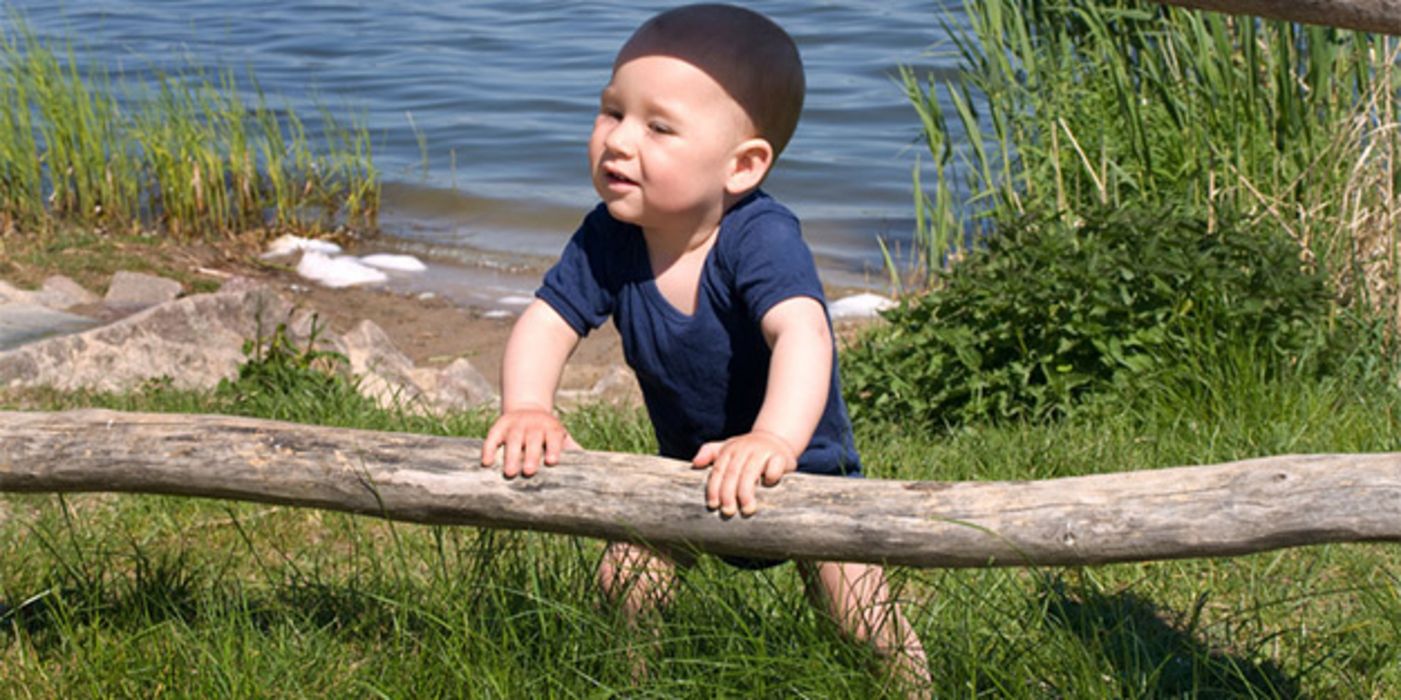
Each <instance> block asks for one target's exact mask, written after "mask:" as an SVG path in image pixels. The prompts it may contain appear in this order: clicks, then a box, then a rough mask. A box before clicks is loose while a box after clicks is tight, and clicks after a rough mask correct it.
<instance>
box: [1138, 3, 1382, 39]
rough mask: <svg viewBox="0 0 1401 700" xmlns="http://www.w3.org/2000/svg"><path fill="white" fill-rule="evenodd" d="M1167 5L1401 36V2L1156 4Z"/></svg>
mask: <svg viewBox="0 0 1401 700" xmlns="http://www.w3.org/2000/svg"><path fill="white" fill-rule="evenodd" d="M1157 2H1161V3H1164V4H1167V5H1177V6H1179V7H1190V8H1193V9H1197V10H1214V11H1216V12H1226V13H1229V14H1234V15H1255V16H1257V17H1268V18H1270V19H1282V20H1287V21H1290V22H1303V23H1305V24H1321V25H1324V26H1329V27H1340V28H1343V29H1357V30H1361V31H1365V32H1376V33H1378V34H1401V0H1157Z"/></svg>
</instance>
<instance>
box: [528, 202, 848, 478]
mask: <svg viewBox="0 0 1401 700" xmlns="http://www.w3.org/2000/svg"><path fill="white" fill-rule="evenodd" d="M536 296H538V297H539V298H541V299H543V300H544V301H545V302H546V303H548V304H549V305H550V306H551V307H552V308H554V310H555V311H556V312H558V313H559V315H560V316H561V317H563V318H564V320H565V322H566V323H568V324H569V326H570V327H571V328H573V329H574V331H575V332H576V333H578V334H579V335H581V336H583V335H587V334H588V333H589V331H591V330H593V329H594V328H597V327H599V326H600V325H602V324H603V323H604V322H605V321H607V320H608V318H609V317H612V319H613V322H614V324H616V325H617V328H618V332H619V334H620V335H621V336H622V344H623V354H624V356H625V357H626V358H627V362H628V365H630V366H631V367H632V369H633V371H634V372H636V374H637V379H638V383H639V384H640V385H641V387H642V396H643V400H644V401H645V402H646V404H647V412H648V414H649V415H650V416H651V419H652V425H653V428H654V430H655V431H656V434H657V442H658V444H659V445H660V447H661V454H662V455H664V456H667V457H673V458H676V459H690V458H691V457H693V456H695V454H696V451H697V450H699V449H700V446H701V445H702V444H704V443H706V442H709V441H712V440H723V439H726V438H730V437H734V436H736V435H742V434H744V433H748V432H749V431H750V430H752V429H753V426H754V419H755V418H756V417H757V416H758V414H759V408H760V407H761V406H762V404H763V401H764V391H765V388H766V387H767V386H768V376H769V360H770V357H771V351H770V349H769V346H768V343H766V342H765V341H764V335H763V332H762V330H761V329H760V325H759V322H760V320H761V319H762V318H763V317H764V314H765V313H767V312H768V310H769V309H771V308H773V306H774V305H775V304H778V303H779V302H781V301H784V300H786V299H791V298H794V297H799V296H806V297H812V298H813V299H816V300H818V302H820V303H823V305H824V307H825V301H824V299H823V295H822V284H821V282H820V281H819V280H818V277H817V267H816V265H815V264H814V263H813V260H812V252H811V251H810V250H808V247H807V244H805V243H804V242H803V239H802V233H801V231H800V229H799V226H798V219H797V217H795V216H794V215H793V213H792V212H790V211H789V210H788V209H787V208H786V207H784V206H783V205H781V204H779V203H778V202H776V201H774V200H773V199H772V198H770V197H769V196H768V195H766V194H764V193H762V192H758V191H756V192H754V193H753V194H751V195H749V196H748V197H746V198H745V199H743V200H742V201H740V202H739V203H737V204H736V205H735V206H733V207H731V208H730V210H729V211H728V212H726V213H725V216H724V218H723V219H722V220H721V222H720V229H719V231H718V232H717V233H716V239H715V244H714V245H713V246H712V247H711V249H710V252H709V253H708V254H707V256H706V260H705V265H704V267H703V269H702V271H701V279H700V290H699V292H698V294H697V299H696V308H695V311H694V312H693V313H692V314H690V315H686V314H684V313H682V312H681V311H679V310H678V309H677V308H676V307H674V306H672V305H671V303H670V302H668V301H667V300H666V298H665V297H663V296H662V294H661V291H660V290H659V289H658V288H657V284H656V280H655V278H654V277H653V274H652V266H651V262H650V261H649V258H648V256H647V244H646V241H645V240H644V239H643V236H642V230H641V229H640V228H638V227H637V226H634V225H632V224H627V223H623V222H621V221H618V220H617V219H614V218H613V217H612V215H610V214H609V213H608V209H607V207H606V206H604V205H602V204H600V205H598V206H597V207H596V208H595V209H594V210H593V211H592V212H590V213H589V215H588V216H587V217H585V218H584V223H583V224H582V225H581V226H580V227H579V230H578V231H577V232H575V233H574V236H573V238H571V239H570V241H569V244H568V245H567V246H566V247H565V249H564V253H563V254H562V255H561V257H560V260H559V262H557V263H556V264H555V265H554V267H552V268H551V269H550V271H549V272H547V273H546V274H545V281H544V283H543V285H542V286H541V287H540V289H539V290H538V291H537V292H536ZM829 323H830V322H829ZM826 381H827V382H828V390H827V406H826V408H825V410H824V411H823V413H822V418H821V420H820V421H819V422H818V424H817V429H816V430H815V431H814V433H813V436H812V441H811V442H810V443H808V446H807V449H805V450H804V451H803V453H802V455H800V456H799V458H798V469H799V471H803V472H809V473H820V474H848V475H859V474H860V471H861V463H860V460H859V458H858V457H857V454H856V446H855V443H854V441H853V439H852V433H851V421H850V419H849V418H848V417H847V411H846V404H845V403H844V402H843V401H842V393H841V388H840V385H839V383H838V378H837V362H836V347H835V345H834V346H833V348H832V372H831V376H830V377H827V378H826Z"/></svg>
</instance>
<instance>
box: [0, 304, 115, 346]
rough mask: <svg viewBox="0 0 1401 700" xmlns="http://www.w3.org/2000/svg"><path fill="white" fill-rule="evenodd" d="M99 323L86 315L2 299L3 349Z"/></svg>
mask: <svg viewBox="0 0 1401 700" xmlns="http://www.w3.org/2000/svg"><path fill="white" fill-rule="evenodd" d="M96 323H97V322H96V321H94V320H93V319H90V318H88V317H86V316H78V315H76V314H70V313H67V312H65V311H58V310H55V309H52V308H49V307H47V306H40V305H39V304H33V303H29V302H0V350H5V349H8V348H14V347H18V346H21V345H24V344H25V343H31V342H34V341H37V340H39V339H41V338H46V337H49V336H53V335H60V334H64V333H72V332H75V331H80V330H83V329H85V328H91V327H92V326H93V325H95V324H96Z"/></svg>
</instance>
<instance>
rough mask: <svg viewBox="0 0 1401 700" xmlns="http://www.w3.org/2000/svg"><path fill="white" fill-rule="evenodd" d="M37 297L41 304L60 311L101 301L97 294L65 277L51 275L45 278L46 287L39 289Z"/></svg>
mask: <svg viewBox="0 0 1401 700" xmlns="http://www.w3.org/2000/svg"><path fill="white" fill-rule="evenodd" d="M35 297H36V300H37V301H38V302H39V303H40V304H43V305H44V306H47V307H49V308H50V309H58V310H59V311H67V310H69V309H71V308H73V307H75V306H87V305H90V304H96V303H97V302H98V301H99V299H98V297H97V295H96V294H93V293H92V292H90V291H88V290H87V289H86V288H85V287H83V285H81V284H78V283H77V282H74V281H73V280H72V279H69V278H68V277H65V276H63V275H50V276H49V277H47V278H45V279H44V285H43V286H42V287H40V288H39V291H38V292H37V293H36V295H35Z"/></svg>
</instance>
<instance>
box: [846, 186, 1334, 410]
mask: <svg viewBox="0 0 1401 700" xmlns="http://www.w3.org/2000/svg"><path fill="white" fill-rule="evenodd" d="M1329 301H1330V300H1329V296H1328V294H1327V292H1326V289H1325V285H1324V278H1323V276H1322V275H1321V274H1318V273H1316V272H1313V271H1310V270H1307V269H1305V268H1304V266H1303V265H1301V263H1300V261H1299V247H1298V245H1297V244H1295V243H1293V242H1292V241H1291V240H1290V239H1288V237H1287V236H1285V235H1284V234H1283V233H1281V232H1278V231H1277V230H1275V229H1272V228H1265V229H1261V230H1251V229H1250V228H1249V227H1248V226H1246V225H1244V224H1243V223H1240V222H1238V221H1233V220H1230V219H1229V217H1227V218H1226V219H1223V220H1222V221H1221V222H1219V223H1218V225H1217V226H1216V227H1215V228H1214V229H1213V228H1212V227H1211V226H1209V225H1208V221H1207V219H1206V217H1204V216H1202V215H1199V214H1196V213H1193V212H1188V211H1183V210H1181V209H1173V208H1168V209H1157V210H1154V209H1142V208H1126V209H1123V210H1118V211H1114V210H1100V211H1097V212H1091V213H1090V215H1089V216H1088V217H1087V219H1086V220H1085V221H1084V223H1083V224H1082V225H1079V226H1073V225H1069V224H1067V223H1064V222H1063V221H1062V220H1061V219H1058V218H1053V217H1041V218H1036V217H1024V218H1022V219H1020V220H1015V221H1009V222H1005V223H1003V224H1002V225H1000V226H998V227H997V230H996V231H995V232H994V233H993V234H992V235H990V236H988V237H987V239H986V242H985V245H984V246H982V247H979V248H977V249H975V250H973V251H972V252H971V253H970V255H969V257H968V258H967V259H966V260H964V261H962V262H961V263H958V264H956V265H953V266H952V267H951V269H950V271H949V272H948V274H947V275H946V277H945V279H944V284H943V285H942V286H940V287H939V288H937V289H934V290H932V291H930V292H926V293H924V294H923V295H919V296H914V297H909V298H906V299H905V300H904V301H903V302H902V303H901V305H900V306H898V307H896V308H895V309H892V310H891V311H889V312H888V313H887V314H886V318H887V320H888V321H889V324H884V325H882V326H879V327H877V328H875V329H873V330H872V331H871V332H869V333H867V334H866V335H864V336H863V337H861V338H860V339H858V340H857V341H856V342H855V343H854V344H853V346H852V347H851V348H850V349H849V350H848V352H846V353H845V354H844V358H843V359H844V367H843V372H844V377H845V381H846V386H847V393H848V398H849V400H850V404H851V410H852V413H853V415H854V416H855V417H858V418H876V419H888V420H917V421H920V422H923V423H925V424H932V425H935V426H938V425H941V424H942V425H956V424H961V423H965V422H969V421H975V420H981V419H1033V420H1037V419H1044V418H1052V417H1056V416H1059V415H1063V414H1065V413H1066V412H1067V411H1069V410H1070V409H1071V407H1072V406H1073V405H1074V404H1075V402H1076V400H1077V399H1078V398H1080V397H1081V396H1083V395H1084V394H1086V393H1087V392H1093V391H1097V390H1102V389H1105V388H1107V387H1109V386H1111V385H1112V384H1113V383H1115V382H1116V381H1117V382H1123V381H1126V380H1133V379H1134V378H1135V377H1141V376H1143V375H1144V374H1145V373H1147V372H1149V371H1152V370H1154V369H1155V368H1158V367H1160V366H1161V365H1162V364H1163V363H1164V362H1170V361H1171V357H1172V355H1173V352H1174V348H1176V347H1186V346H1189V345H1190V346H1197V345H1196V344H1199V343H1201V342H1208V343H1210V342H1213V341H1225V340H1227V339H1233V338H1247V339H1251V340H1252V342H1258V343H1260V344H1261V345H1262V346H1264V347H1266V348H1269V349H1270V350H1271V351H1273V352H1274V353H1276V354H1278V356H1279V357H1281V358H1282V359H1285V360H1286V361H1288V360H1289V358H1294V359H1297V358H1298V357H1299V356H1300V354H1302V353H1305V352H1306V351H1308V350H1309V349H1310V348H1311V347H1314V342H1315V341H1316V340H1318V339H1320V338H1323V337H1325V336H1327V335H1328V333H1329V330H1328V329H1329V327H1330V325H1331V324H1330V322H1329V314H1330V308H1331V306H1330V303H1329ZM1188 341H1190V343H1189V342H1188Z"/></svg>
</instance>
